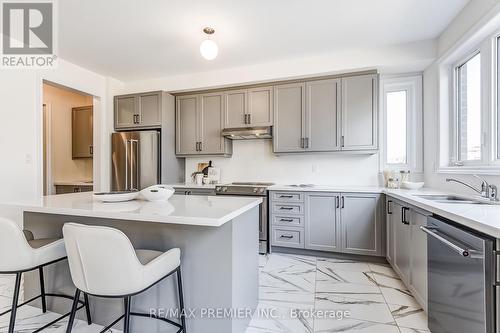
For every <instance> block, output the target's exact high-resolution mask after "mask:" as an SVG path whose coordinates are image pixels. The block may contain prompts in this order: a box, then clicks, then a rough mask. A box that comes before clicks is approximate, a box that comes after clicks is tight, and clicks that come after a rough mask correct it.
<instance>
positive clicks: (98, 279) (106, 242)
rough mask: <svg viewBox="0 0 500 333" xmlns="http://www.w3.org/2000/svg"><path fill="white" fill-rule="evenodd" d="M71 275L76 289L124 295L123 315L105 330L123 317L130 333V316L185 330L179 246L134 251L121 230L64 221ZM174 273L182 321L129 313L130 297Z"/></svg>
mask: <svg viewBox="0 0 500 333" xmlns="http://www.w3.org/2000/svg"><path fill="white" fill-rule="evenodd" d="M63 235H64V242H65V244H66V251H67V253H68V261H69V268H70V271H71V278H72V279H73V283H74V284H75V286H76V288H77V291H76V294H75V299H78V297H79V293H80V291H82V292H84V293H87V294H89V295H92V296H97V297H104V298H123V302H124V308H125V311H124V314H123V315H121V316H120V317H119V318H118V319H116V320H115V321H114V322H112V323H111V324H110V325H108V326H107V327H105V328H104V329H103V330H102V331H101V332H106V331H107V330H108V329H110V328H111V327H113V326H114V325H115V324H116V323H118V322H119V321H120V320H122V319H123V321H124V322H123V332H124V333H129V332H130V316H139V317H147V318H154V319H159V320H162V321H164V322H167V323H169V324H171V325H173V326H175V327H177V328H179V330H178V331H177V333H180V332H182V333H186V321H185V316H184V299H183V293H182V278H181V269H180V249H178V248H174V249H171V250H169V251H167V252H160V251H152V250H135V249H134V247H133V246H132V243H131V242H130V240H129V239H128V237H127V236H126V235H125V234H124V233H123V232H121V231H120V230H117V229H113V228H109V227H102V226H89V225H83V224H77V223H66V224H65V225H64V227H63ZM173 273H177V283H178V290H179V306H180V313H181V315H180V320H181V323H180V324H179V323H176V322H174V321H172V320H170V319H167V318H163V317H158V316H154V315H150V314H144V313H136V312H131V299H132V296H134V295H137V294H140V293H142V292H144V291H146V290H147V289H149V288H151V287H152V286H154V285H156V284H157V283H159V282H160V281H162V280H164V279H165V278H167V277H168V276H170V275H172V274H173ZM76 308H77V303H76V302H74V303H73V310H72V313H71V316H70V319H69V323H68V328H67V330H66V332H67V333H70V332H71V330H72V328H73V321H74V319H75V312H76Z"/></svg>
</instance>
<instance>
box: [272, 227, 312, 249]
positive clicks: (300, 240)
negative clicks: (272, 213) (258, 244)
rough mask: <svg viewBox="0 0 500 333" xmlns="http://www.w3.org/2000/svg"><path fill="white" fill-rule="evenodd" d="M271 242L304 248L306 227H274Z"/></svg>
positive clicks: (275, 244) (277, 244) (276, 244)
mask: <svg viewBox="0 0 500 333" xmlns="http://www.w3.org/2000/svg"><path fill="white" fill-rule="evenodd" d="M272 237H273V238H272V240H271V243H272V245H274V246H284V247H294V248H301V249H303V248H304V229H302V228H292V227H277V226H274V227H273V229H272Z"/></svg>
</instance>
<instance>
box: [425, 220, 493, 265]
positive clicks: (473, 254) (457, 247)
mask: <svg viewBox="0 0 500 333" xmlns="http://www.w3.org/2000/svg"><path fill="white" fill-rule="evenodd" d="M420 230H422V231H423V232H425V233H426V234H427V235H429V236H431V237H433V238H435V239H437V240H438V241H440V242H441V243H443V244H445V245H446V246H448V247H449V248H450V249H452V250H453V251H455V252H456V253H458V254H460V255H461V256H463V257H466V258H481V257H483V254H482V253H479V252H478V251H476V250H470V249H467V248H466V247H465V246H463V245H461V244H455V243H453V242H452V241H450V240H448V239H446V238H444V237H443V236H441V235H439V231H438V230H437V229H436V228H427V227H424V226H420Z"/></svg>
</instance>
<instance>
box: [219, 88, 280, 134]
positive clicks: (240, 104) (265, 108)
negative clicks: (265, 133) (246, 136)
mask: <svg viewBox="0 0 500 333" xmlns="http://www.w3.org/2000/svg"><path fill="white" fill-rule="evenodd" d="M224 100H225V107H224V128H242V127H248V126H272V125H273V87H256V88H250V89H241V90H228V91H225V92H224Z"/></svg>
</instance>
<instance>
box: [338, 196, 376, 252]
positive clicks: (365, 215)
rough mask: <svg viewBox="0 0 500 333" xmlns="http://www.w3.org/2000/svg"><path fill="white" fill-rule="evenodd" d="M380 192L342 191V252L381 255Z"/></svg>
mask: <svg viewBox="0 0 500 333" xmlns="http://www.w3.org/2000/svg"><path fill="white" fill-rule="evenodd" d="M381 203H382V201H381V200H380V194H363V193H342V197H341V204H340V206H341V209H340V215H341V220H342V252H343V253H352V254H363V255H372V256H380V255H382V252H383V250H382V246H383V245H382V230H383V228H382V217H381V209H382V206H383V205H381Z"/></svg>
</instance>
